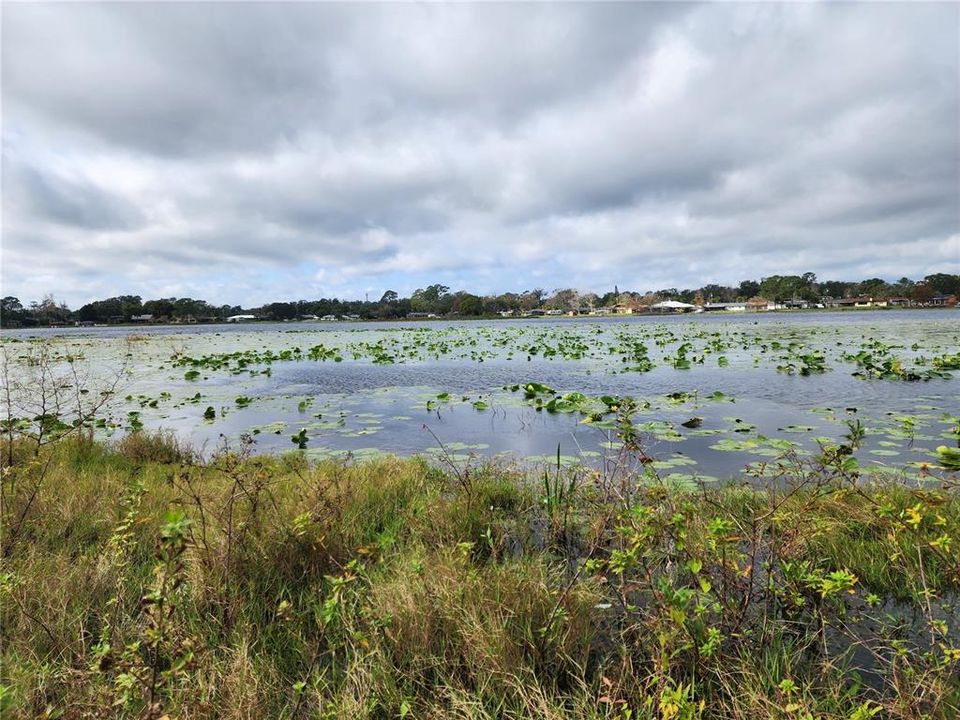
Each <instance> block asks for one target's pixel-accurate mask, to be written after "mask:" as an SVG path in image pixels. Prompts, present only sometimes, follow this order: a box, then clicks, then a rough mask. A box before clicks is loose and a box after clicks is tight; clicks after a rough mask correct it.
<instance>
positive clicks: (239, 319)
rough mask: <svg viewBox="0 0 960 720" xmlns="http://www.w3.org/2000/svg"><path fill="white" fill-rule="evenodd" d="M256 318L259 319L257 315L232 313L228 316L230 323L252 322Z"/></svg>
mask: <svg viewBox="0 0 960 720" xmlns="http://www.w3.org/2000/svg"><path fill="white" fill-rule="evenodd" d="M256 319H257V316H256V315H231V316H230V317H228V318H227V322H228V323H235V322H250V321H251V320H256Z"/></svg>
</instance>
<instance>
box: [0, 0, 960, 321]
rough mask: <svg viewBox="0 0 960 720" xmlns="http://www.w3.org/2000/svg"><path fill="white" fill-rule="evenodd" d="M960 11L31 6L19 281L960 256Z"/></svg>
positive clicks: (528, 275)
mask: <svg viewBox="0 0 960 720" xmlns="http://www.w3.org/2000/svg"><path fill="white" fill-rule="evenodd" d="M958 19H960V6H956V5H935V4H925V5H906V4H897V5H893V4H864V5H859V4H823V5H820V4H807V3H803V4H795V3H790V4H784V5H773V4H707V5H686V4H669V3H665V4H651V3H640V4H620V5H609V4H598V5H589V4H582V5H580V4H577V5H574V4H567V5H551V6H546V5H425V6H423V5H357V6H343V5H324V4H313V5H311V4H307V5H300V4H276V5H259V4H238V5H227V4H172V5H145V4H114V5H100V4H96V5H95V4H78V5H65V4H50V5H45V4H15V5H8V6H5V8H4V25H3V49H2V53H3V64H4V82H3V88H2V91H3V106H4V110H5V112H4V136H3V142H4V148H3V171H4V187H3V210H4V219H3V244H2V251H3V258H2V259H3V268H2V280H3V286H4V287H3V292H4V294H16V295H20V296H21V297H22V299H25V300H26V299H32V298H34V297H39V296H40V295H42V294H43V293H44V292H47V291H54V292H55V293H57V294H58V296H60V297H63V298H65V299H67V300H68V301H70V302H72V303H79V302H84V301H87V300H89V299H92V298H94V297H103V296H107V295H112V294H118V293H121V292H123V293H128V292H139V293H141V294H144V295H146V296H155V295H170V294H189V295H192V296H195V297H207V298H208V299H210V300H212V301H214V302H231V303H233V302H258V301H264V300H272V299H280V298H296V297H307V296H310V294H311V293H322V292H333V291H336V292H337V293H340V294H346V295H351V296H354V297H356V296H362V295H363V293H364V292H366V291H368V290H370V289H371V288H377V287H380V286H383V288H384V289H385V288H386V287H390V288H391V289H395V290H398V291H400V292H408V291H410V290H412V289H413V288H414V287H416V286H418V285H422V284H425V283H428V282H443V283H444V284H447V285H451V286H454V287H469V288H470V289H474V290H478V291H498V290H499V291H502V290H506V289H523V288H524V287H527V286H529V285H532V284H543V285H547V286H553V285H570V284H576V285H579V286H581V287H583V288H584V289H588V288H595V289H602V288H603V287H606V286H607V285H612V284H614V283H619V285H620V286H621V287H634V288H636V289H647V288H652V287H658V286H667V285H673V286H693V285H701V284H703V283H707V282H726V283H735V282H738V281H739V280H741V279H744V278H746V277H760V276H762V275H765V274H771V273H775V272H781V273H791V272H792V273H800V272H804V271H807V270H810V271H813V272H816V273H818V274H819V275H820V276H821V277H827V276H830V277H850V278H856V277H859V276H861V275H864V274H872V275H877V274H880V275H886V276H888V277H891V278H894V277H900V276H901V275H904V274H906V275H912V276H915V277H917V276H922V275H924V274H927V273H931V272H938V271H946V272H958V271H960V249H958V247H957V238H958V236H960V199H958V198H960V169H958V165H957V163H956V158H957V157H958V156H960V109H958V108H960V93H958V83H957V79H958V72H960V60H958V53H960V50H958V45H957V43H956V32H955V30H956V27H957V21H958Z"/></svg>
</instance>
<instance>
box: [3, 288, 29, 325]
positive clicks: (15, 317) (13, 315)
mask: <svg viewBox="0 0 960 720" xmlns="http://www.w3.org/2000/svg"><path fill="white" fill-rule="evenodd" d="M23 316H24V311H23V305H22V304H21V303H20V298H15V297H13V296H12V295H8V296H7V297H5V298H3V299H2V300H0V327H20V326H21V325H22V324H23Z"/></svg>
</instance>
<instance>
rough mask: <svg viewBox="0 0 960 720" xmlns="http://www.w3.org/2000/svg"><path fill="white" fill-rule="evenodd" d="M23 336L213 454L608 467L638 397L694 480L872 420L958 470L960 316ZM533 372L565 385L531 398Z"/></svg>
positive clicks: (270, 327) (670, 458) (884, 462)
mask: <svg viewBox="0 0 960 720" xmlns="http://www.w3.org/2000/svg"><path fill="white" fill-rule="evenodd" d="M4 339H5V341H6V342H5V343H4V344H5V347H6V352H7V355H8V357H9V358H11V362H12V363H13V365H16V366H17V367H16V368H14V370H15V372H20V373H22V374H24V375H29V373H30V372H31V370H30V368H28V367H22V366H20V365H18V364H17V358H20V359H21V360H22V359H24V358H27V357H28V356H29V355H30V353H31V352H33V351H35V348H36V346H37V343H38V342H40V341H44V342H51V343H53V345H54V346H55V348H56V351H57V352H58V353H59V354H61V355H67V354H69V355H71V356H73V357H74V358H76V359H75V361H74V367H78V368H81V369H82V371H83V372H82V374H83V375H84V376H85V377H86V376H87V375H89V379H87V380H86V381H85V382H86V383H87V385H88V386H89V387H90V389H91V390H94V391H95V390H96V389H97V385H98V383H99V384H101V385H102V384H103V383H105V382H106V381H107V380H108V379H109V378H110V377H111V376H113V375H115V374H116V373H118V372H120V371H123V372H124V378H123V381H122V388H121V391H120V392H118V393H117V395H116V397H115V399H114V401H113V403H112V404H111V406H110V407H109V408H108V410H107V411H106V412H104V413H103V414H102V417H101V422H100V425H101V426H103V427H102V428H101V431H102V432H104V433H107V434H109V433H114V434H116V433H122V432H125V431H126V429H128V428H130V427H136V426H139V425H140V424H142V425H143V426H144V427H147V428H166V429H170V430H172V431H174V432H176V433H178V434H179V435H181V436H182V437H184V438H185V439H188V440H189V441H190V442H191V443H192V444H193V445H195V446H200V447H205V448H206V449H207V450H212V449H213V448H214V447H216V446H217V445H219V444H220V443H223V442H228V443H237V442H238V440H239V438H240V437H241V435H243V434H249V435H251V436H252V437H253V438H254V439H255V441H256V447H257V449H258V450H260V451H264V452H273V451H289V450H291V449H295V448H296V447H297V445H298V443H297V442H294V441H293V440H292V439H291V438H292V436H294V435H297V436H298V439H299V440H301V441H302V442H301V444H303V445H305V448H306V449H305V452H306V453H307V454H308V455H310V456H312V457H322V456H343V455H346V454H350V455H352V456H353V457H365V456H370V455H374V454H377V453H381V452H388V453H398V454H403V455H409V454H416V453H427V454H433V455H437V454H443V455H444V456H445V457H446V458H447V459H448V460H450V461H452V462H455V463H467V462H471V461H472V458H475V457H476V458H479V457H491V456H498V457H503V458H507V459H509V460H511V461H523V462H530V463H539V462H543V463H546V462H552V463H555V462H556V455H557V449H558V447H559V450H560V455H561V462H563V463H565V464H569V463H575V462H582V463H585V464H588V465H591V466H594V467H602V466H605V465H609V464H610V463H612V462H614V461H615V460H616V459H617V458H619V457H620V453H619V447H620V441H619V438H618V436H617V432H616V427H615V419H616V414H615V413H612V412H606V411H607V410H608V409H609V407H611V403H612V402H615V401H616V400H617V399H619V398H620V397H621V396H631V397H633V398H634V399H635V400H636V401H637V404H638V410H637V412H636V414H635V415H634V416H633V422H634V424H635V426H636V427H637V429H638V430H639V431H640V433H641V438H642V445H643V447H644V450H645V451H646V452H647V454H648V455H650V456H652V457H654V458H655V459H656V462H655V463H654V464H653V467H655V468H656V469H657V470H658V472H660V473H661V474H662V475H664V476H672V477H673V478H674V479H675V480H677V481H678V482H684V481H689V479H690V478H698V479H701V480H706V481H710V480H711V479H723V478H727V477H730V476H731V475H734V474H737V473H738V472H740V471H741V470H742V469H743V468H744V467H745V466H747V465H750V466H751V467H752V468H753V469H754V470H756V471H757V472H758V473H760V472H764V473H766V474H770V473H771V472H773V467H772V466H770V465H764V464H766V463H771V462H772V461H774V460H775V458H776V456H778V455H780V454H782V453H783V451H784V450H786V449H789V448H796V450H797V451H798V452H799V453H800V454H803V453H805V452H810V451H812V450H815V449H816V448H817V443H818V441H824V440H825V439H830V440H835V439H837V438H839V437H841V436H842V435H843V434H844V433H845V432H847V431H848V429H849V428H848V425H847V423H848V422H849V421H852V420H859V421H860V422H861V423H863V425H864V426H865V427H866V429H867V436H866V441H865V443H864V446H863V448H862V450H861V451H860V453H859V457H860V460H861V462H862V464H864V465H865V466H866V467H867V468H869V470H870V471H871V472H876V473H884V472H896V473H900V474H906V475H908V476H912V477H924V476H926V475H927V473H928V472H931V471H932V472H933V473H934V474H936V473H937V472H938V470H937V455H936V452H935V448H936V447H937V446H938V445H944V444H946V445H950V446H956V445H957V443H958V437H957V431H958V423H960V420H958V416H960V370H952V371H951V370H949V369H943V368H944V367H946V368H949V367H950V362H951V357H952V356H955V355H956V354H957V353H958V352H960V311H956V310H942V311H888V312H835V313H828V312H824V313H797V314H748V315H731V314H717V315H714V314H704V315H696V316H689V315H687V316H668V317H648V316H643V317H636V318H623V317H614V318H563V319H536V320H504V321H492V322H482V321H463V322H420V323H418V322H403V323H276V324H263V323H256V324H240V325H215V326H178V327H143V328H129V327H124V328H118V327H107V328H70V329H66V330H63V329H59V330H39V331H37V330H35V331H29V330H22V331H6V332H5V333H4ZM954 362H955V360H954ZM66 367H68V366H67V365H66V364H65V363H62V364H61V369H65V368H66ZM938 368H939V369H938ZM951 376H952V377H951ZM904 377H906V378H909V377H920V378H921V379H917V380H908V379H898V378H904ZM531 383H537V384H539V385H542V386H547V388H539V387H536V386H535V387H534V392H532V393H531V392H525V386H527V385H528V384H531ZM549 390H552V391H553V392H550V391H549ZM602 396H607V398H606V401H607V402H606V403H605V402H604V401H603V400H600V399H599V398H601V397H602ZM558 397H559V398H560V400H559V401H558V400H557V399H556V398H558ZM564 398H565V399H564ZM551 400H553V401H554V402H553V403H552V404H551V403H550V401H551ZM538 405H539V408H540V409H538V407H537V406H538ZM612 406H613V407H615V406H616V405H612Z"/></svg>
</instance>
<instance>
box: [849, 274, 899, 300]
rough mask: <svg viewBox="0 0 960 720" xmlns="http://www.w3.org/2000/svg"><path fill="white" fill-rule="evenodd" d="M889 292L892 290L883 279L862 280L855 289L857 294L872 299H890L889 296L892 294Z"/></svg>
mask: <svg viewBox="0 0 960 720" xmlns="http://www.w3.org/2000/svg"><path fill="white" fill-rule="evenodd" d="M891 290H892V288H891V287H890V285H889V284H888V283H887V281H886V280H884V279H883V278H870V279H868V280H864V281H863V282H861V283H860V285H859V286H858V287H857V293H858V294H860V295H866V296H867V297H873V298H885V297H890V295H892V294H893V293H892V292H891Z"/></svg>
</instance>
